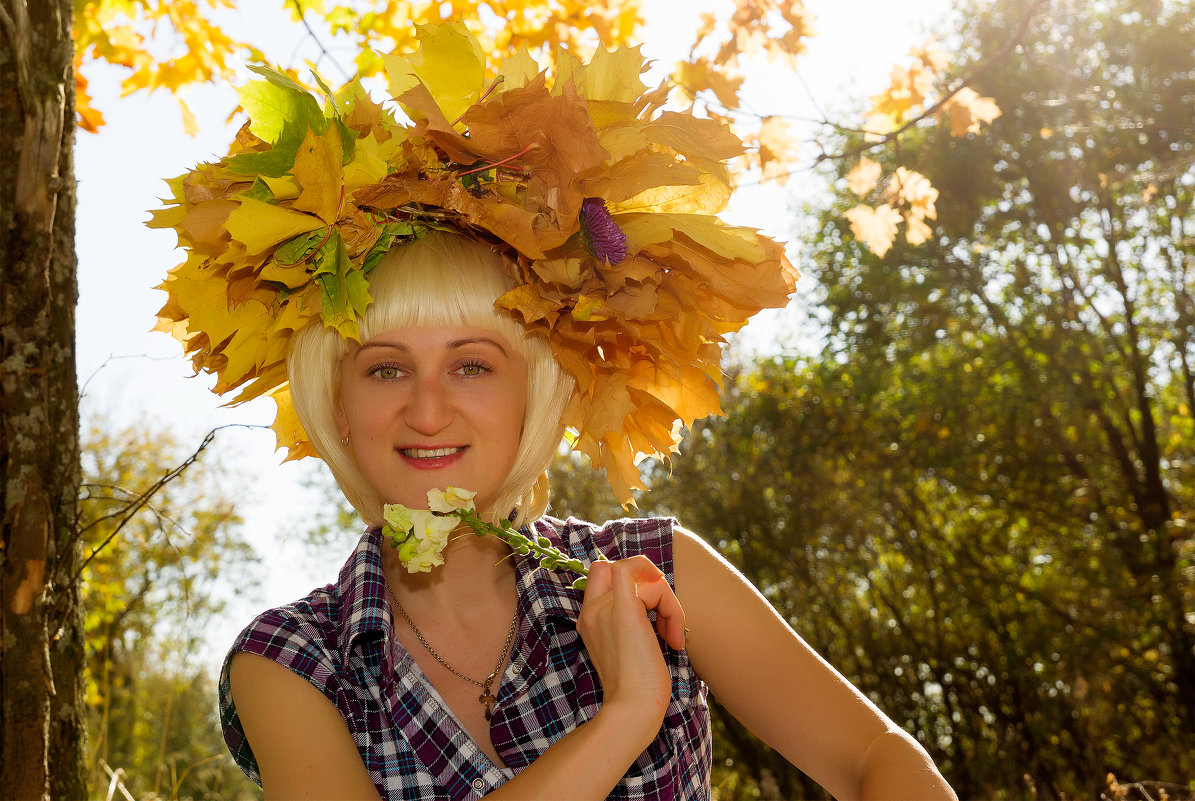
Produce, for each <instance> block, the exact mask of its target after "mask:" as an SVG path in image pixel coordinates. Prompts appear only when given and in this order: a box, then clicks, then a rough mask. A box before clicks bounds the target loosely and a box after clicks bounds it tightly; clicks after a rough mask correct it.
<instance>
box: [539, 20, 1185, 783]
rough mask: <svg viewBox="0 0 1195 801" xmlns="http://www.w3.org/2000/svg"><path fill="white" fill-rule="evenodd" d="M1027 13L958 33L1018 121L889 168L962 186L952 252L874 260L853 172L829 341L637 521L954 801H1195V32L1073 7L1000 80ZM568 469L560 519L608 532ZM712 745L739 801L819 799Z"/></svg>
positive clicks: (943, 134) (983, 78) (965, 23)
mask: <svg viewBox="0 0 1195 801" xmlns="http://www.w3.org/2000/svg"><path fill="white" fill-rule="evenodd" d="M1030 5H1031V4H1030V3H1029V2H1025V0H1004V2H976V3H974V4H972V5H971V6H969V7H968V8H966V9H965V10H964V13H963V14H962V15H961V17H960V19H961V20H962V29H961V30H959V31H956V32H953V33H952V35H951V37H950V38H951V39H955V40H957V41H961V42H963V43H965V46H964V48H963V51H964V53H963V55H964V56H966V58H965V59H958V60H959V61H960V62H963V63H969V64H970V67H968V66H963V67H962V68H961V69H962V70H963V72H964V73H966V72H967V71H968V70H969V69H972V68H974V69H976V70H977V71H976V72H975V74H974V81H975V84H974V85H975V88H976V91H978V92H980V93H981V94H983V95H988V96H992V97H994V98H995V100H996V102H997V103H998V104H999V106H1000V108H1001V109H1002V110H1003V114H1002V116H1001V117H1000V118H999V119H997V120H996V121H995V122H994V123H993V124H992V125H991V126H990V128H987V129H985V130H984V131H983V132H982V133H980V134H976V135H970V136H968V137H966V138H964V139H961V140H951V139H950V137H949V136H948V132H947V131H946V130H945V127H943V128H942V129H941V130H937V131H934V130H929V131H926V132H924V133H921V134H918V137H920V139H918V138H916V137H914V138H912V139H906V141H905V142H904V143H903V144H902V148H903V149H902V151H901V152H900V153H899V154H891V153H890V154H888V156H889V157H890V158H891V163H889V164H888V165H886V166H887V167H888V168H889V169H890V168H891V167H892V166H894V165H895V164H896V163H900V164H903V165H906V166H908V167H910V168H912V169H916V170H918V171H920V172H922V173H924V174H925V175H926V176H927V177H928V178H929V180H930V181H931V182H932V184H933V185H934V186H935V187H938V188H939V190H940V191H941V195H940V196H939V198H938V199H937V210H938V219H937V228H936V230H935V235H934V237H933V238H931V240H930V241H929V242H927V243H926V244H924V245H921V246H919V247H916V248H911V247H908V246H906V245H903V244H899V243H898V244H897V245H896V246H895V247H894V248H893V249H892V250H891V251H889V252H888V253H887V254H886V256H885V258H882V259H880V258H877V257H875V256H874V255H873V254H871V253H869V252H867V251H865V250H864V249H863V248H862V247H861V246H860V245H859V244H858V243H857V242H856V241H855V240H854V238H853V237H852V236H851V235H850V234H849V230H848V226H847V224H846V221H845V220H844V219H843V218H842V216H841V215H842V212H844V211H845V210H846V209H848V208H850V207H851V206H852V205H854V203H855V202H856V201H855V199H854V198H853V196H850V195H849V193H848V192H847V191H846V187H845V180H844V179H845V174H846V172H847V171H848V170H849V169H850V168H851V167H852V166H853V163H850V162H841V163H833V165H832V167H831V169H832V170H836V171H837V173H836V174H835V175H831V176H830V177H831V179H832V180H836V181H837V183H836V184H835V185H836V187H837V188H838V191H839V193H840V194H839V196H838V200H837V201H836V202H835V203H834V204H832V205H831V206H830V207H829V208H824V209H814V210H812V214H813V215H814V217H815V218H816V219H817V221H818V222H817V224H816V226H815V227H814V229H813V230H812V232H811V235H810V236H809V237H808V238H807V244H808V249H807V250H806V251H805V253H804V257H805V258H804V261H803V263H802V265H801V266H802V269H803V271H804V272H805V273H806V277H805V279H804V281H805V285H806V287H809V286H810V285H813V288H806V289H805V293H806V295H807V296H812V300H813V302H812V303H810V306H812V307H813V308H815V311H814V312H813V314H814V315H815V316H816V317H817V319H818V321H819V322H820V323H821V324H822V326H823V330H824V331H825V339H824V347H822V349H821V350H820V352H818V353H816V354H813V355H804V356H799V355H788V356H781V357H777V358H766V359H763V360H761V361H757V362H755V363H751V364H747V365H745V366H743V367H741V368H739V369H738V371H737V372H738V374H737V375H734V376H732V377H731V378H730V380H729V381H728V392H727V395H726V401H725V404H724V405H725V408H726V411H727V416H726V417H725V418H723V419H711V420H708V421H705V422H702V423H699V424H698V425H696V426H694V427H693V429H692V430H691V431H690V432H689V433H688V436H687V438H686V441H685V443H684V444H683V446H682V454H681V455H680V456H678V457H677V458H675V459H674V460H673V462H672V464H671V465H654V466H651V467H648V468H647V472H648V480H649V481H650V482H651V484H652V486H653V492H652V493H651V495H650V496H644V497H643V499H642V501H641V503H642V504H644V506H645V509H644V511H649V512H654V513H674V514H677V515H678V516H679V517H680V518H681V520H682V522H683V523H684V524H686V525H687V526H689V527H691V528H693V529H694V530H696V531H698V532H699V533H701V534H702V535H704V536H705V537H707V538H708V539H709V540H710V541H711V542H713V543H714V544H715V545H717V546H718V547H719V548H720V549H721V550H722V552H723V553H724V554H725V555H726V556H727V557H728V558H729V559H730V560H731V561H732V562H734V563H735V564H736V565H737V566H738V567H739V568H740V569H741V570H742V571H743V572H744V573H745V574H746V576H747V577H748V578H750V579H751V580H752V581H753V582H755V583H756V584H757V585H758V586H759V587H760V588H761V589H762V590H763V592H764V594H765V595H766V596H767V597H768V598H769V600H771V602H772V603H773V604H774V605H775V606H776V607H777V609H779V610H780V612H781V613H782V614H783V615H784V616H785V617H786V618H787V619H788V620H789V621H790V622H791V623H792V625H793V626H794V628H795V629H796V630H797V632H798V633H800V634H801V635H802V636H803V637H804V638H806V639H807V640H808V641H809V642H810V643H811V644H812V645H813V646H814V647H815V648H816V649H817V650H818V651H820V652H821V653H822V654H823V655H825V656H826V657H827V658H828V659H829V660H830V661H831V662H832V663H833V664H834V665H836V666H837V667H838V668H839V669H840V670H841V671H842V672H843V673H844V674H846V675H847V676H848V677H849V678H850V679H851V680H852V681H853V682H854V683H855V684H856V685H857V686H858V687H860V688H861V689H862V690H863V691H864V692H865V693H867V695H868V696H869V697H871V698H872V699H873V700H874V701H875V702H876V703H877V704H878V705H879V706H880V707H881V708H883V709H884V710H885V711H886V712H888V713H889V714H890V715H891V716H892V717H893V718H894V719H896V720H897V721H898V722H900V723H901V724H902V725H904V726H905V727H906V728H908V730H909V731H911V732H913V733H915V734H916V736H917V737H918V738H919V739H920V740H921V742H923V743H924V744H925V746H926V747H927V749H928V750H929V751H930V753H931V754H932V755H933V756H934V758H935V759H936V760H937V761H938V763H939V765H940V766H941V768H942V769H943V771H944V772H945V774H946V776H947V778H948V779H949V780H950V781H951V783H952V784H953V786H954V787H955V788H956V789H957V790H958V792H959V795H960V797H963V798H1064V797H1087V798H1095V797H1100V796H1101V795H1106V796H1108V797H1112V796H1115V795H1116V792H1113V790H1112V789H1111V788H1110V786H1109V783H1108V779H1107V777H1108V774H1109V773H1112V774H1114V775H1115V776H1116V777H1118V779H1119V780H1120V781H1122V782H1131V781H1144V780H1157V781H1162V782H1169V783H1172V784H1173V786H1172V787H1171V788H1170V797H1181V796H1182V795H1183V794H1184V792H1185V794H1186V795H1188V796H1189V795H1190V794H1191V788H1192V786H1193V785H1192V783H1193V782H1195V739H1193V734H1192V732H1195V544H1193V540H1192V532H1193V526H1195V414H1193V409H1195V301H1193V297H1192V295H1193V293H1195V214H1193V212H1192V200H1193V197H1195V46H1193V45H1192V43H1193V42H1195V13H1193V10H1192V6H1191V4H1190V3H1189V2H1161V1H1160V0H1158V1H1155V0H1102V1H1101V2H1098V3H1093V2H1087V1H1086V0H1051V2H1048V3H1046V4H1045V5H1044V6H1043V7H1042V9H1041V10H1039V12H1038V13H1037V14H1036V15H1035V16H1034V17H1033V18H1032V20H1031V22H1030V24H1029V26H1028V28H1027V30H1026V33H1025V35H1024V38H1023V40H1022V41H1021V43H1020V44H1019V46H1018V47H1016V48H1014V49H1012V50H1011V51H1010V52H1009V55H1008V56H1007V57H1005V58H1003V59H1002V60H998V61H990V60H988V57H989V56H990V55H991V54H993V53H996V52H998V51H1000V50H1001V49H1002V48H1004V47H1005V45H1006V43H1007V42H1008V41H1009V40H1010V38H1011V37H1013V36H1014V33H1015V31H1016V30H1017V28H1018V26H1019V24H1020V22H1021V20H1022V19H1023V17H1024V14H1025V13H1026V10H1027V9H1028V8H1029V6H1030ZM943 125H944V126H945V125H946V124H945V123H943ZM857 144H860V142H859V141H858V140H854V139H852V138H850V137H844V140H843V143H842V145H843V149H844V150H848V149H850V148H851V147H853V146H855V145H857ZM871 156H872V158H881V156H880V155H879V154H877V153H872V154H871ZM898 158H899V162H898ZM566 468H567V469H565V470H563V471H561V472H559V474H558V476H557V479H556V481H554V483H553V488H554V506H555V507H556V508H560V509H567V510H568V511H570V512H572V513H574V514H577V515H578V516H587V515H589V514H591V512H590V508H592V507H589V506H587V505H586V504H587V503H588V502H589V499H590V498H591V497H592V496H593V490H592V488H591V486H590V485H588V484H586V483H585V481H584V479H583V477H582V475H581V472H580V471H579V470H577V469H575V468H574V467H571V466H570V465H566ZM647 504H650V505H649V506H648V505H647ZM610 511H611V510H610V509H609V508H608V507H606V508H600V507H599V508H596V509H594V512H593V513H594V514H596V516H598V517H603V516H605V515H607V514H608V513H609V512H610ZM717 725H718V727H719V729H718V731H719V736H718V738H717V740H716V743H717V745H716V748H717V759H716V768H715V770H716V773H715V784H717V785H718V786H719V787H720V789H721V792H720V797H721V798H724V799H727V798H758V797H765V798H801V797H814V798H817V797H823V795H822V791H821V790H820V789H818V788H817V787H816V786H813V785H811V784H810V783H809V782H808V780H807V779H806V778H805V777H803V776H801V775H800V774H799V773H798V772H797V771H795V770H793V769H790V768H788V767H787V766H786V764H785V763H784V762H783V761H782V760H780V759H778V758H777V757H776V755H774V754H772V753H771V752H770V751H768V750H767V749H766V748H765V747H763V746H761V745H760V744H759V743H758V742H757V741H755V740H754V739H753V738H752V737H751V736H750V735H749V734H747V733H746V732H744V731H741V730H740V729H739V728H738V727H737V724H734V723H733V721H729V720H728V719H727V718H726V716H724V715H722V716H719V719H718V724H717ZM809 725H811V726H822V725H832V722H825V721H811V722H810V724H809ZM1184 788H1186V789H1185V791H1184ZM1118 792H1122V793H1124V792H1130V791H1129V790H1125V789H1124V788H1123V787H1122V788H1121V790H1120V791H1118ZM1127 797H1136V796H1133V795H1129V796H1127Z"/></svg>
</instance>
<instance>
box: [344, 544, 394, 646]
mask: <svg viewBox="0 0 1195 801" xmlns="http://www.w3.org/2000/svg"><path fill="white" fill-rule="evenodd" d="M381 539H382V532H381V529H376V528H371V529H367V530H366V531H365V533H364V534H362V535H361V539H360V540H359V541H358V542H357V547H356V548H354V549H353V553H352V555H351V556H349V559H348V561H347V562H345V563H344V567H342V568H341V569H340V577H339V579H338V580H337V583H336V590H337V594H338V595H339V596H340V609H341V615H342V617H341V633H342V637H341V638H340V648H341V654H340V656H341V659H342V660H343V661H342V664H345V665H347V664H350V657H351V655H352V653H353V651H354V650H356V649H358V648H359V649H360V651H361V654H362V657H363V658H364V659H365V662H366V665H367V666H369V667H371V668H374V669H377V668H379V667H381V662H382V660H383V659H385V658H387V657H386V655H387V654H388V652H389V649H387V648H382V647H381V645H382V644H383V643H385V641H386V639H387V635H388V633H389V632H390V631H391V627H392V625H393V623H392V620H391V612H390V604H389V602H388V595H387V589H386V575H385V574H384V573H383V572H382V552H381Z"/></svg>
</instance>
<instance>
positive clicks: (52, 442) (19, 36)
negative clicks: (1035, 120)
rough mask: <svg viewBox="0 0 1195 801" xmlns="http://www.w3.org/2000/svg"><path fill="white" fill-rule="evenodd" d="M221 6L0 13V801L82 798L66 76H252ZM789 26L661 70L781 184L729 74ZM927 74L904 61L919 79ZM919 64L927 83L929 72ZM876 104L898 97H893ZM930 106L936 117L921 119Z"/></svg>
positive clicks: (766, 14)
mask: <svg viewBox="0 0 1195 801" xmlns="http://www.w3.org/2000/svg"><path fill="white" fill-rule="evenodd" d="M223 5H226V4H225V3H224V2H223V0H220V2H217V1H216V0H187V2H171V3H163V2H151V0H132V2H126V1H125V0H119V1H117V0H76V2H73V3H69V2H66V0H47V2H37V3H30V2H28V0H0V32H2V34H3V38H2V39H0V70H2V73H0V78H2V80H0V98H2V99H3V103H2V106H0V147H3V149H4V150H3V152H4V153H6V154H9V156H10V158H7V159H5V160H4V162H3V165H0V178H2V179H3V180H2V181H0V183H2V184H3V186H4V190H3V192H4V194H3V195H2V196H0V198H3V202H2V203H0V232H2V233H0V236H2V237H3V239H2V241H0V248H2V250H3V263H4V265H5V267H4V269H5V279H6V280H4V281H3V282H0V284H2V285H3V289H2V290H0V293H2V294H0V313H2V316H0V319H2V321H3V353H2V354H0V357H2V359H0V363H2V364H3V375H2V377H0V392H2V393H3V395H2V398H3V412H2V420H0V430H2V431H3V439H2V440H0V465H3V469H4V479H5V480H4V482H3V484H2V485H0V493H3V494H2V496H0V497H2V498H3V504H2V505H3V510H4V517H3V527H4V528H3V555H2V556H0V560H2V563H0V602H2V604H0V610H2V612H0V614H3V618H2V620H0V629H2V631H0V633H2V634H3V638H2V640H3V642H4V643H5V645H4V646H3V651H0V668H2V670H0V674H2V675H3V678H2V679H0V755H2V756H3V767H2V768H0V784H2V785H3V786H4V787H5V788H6V791H8V792H12V793H13V794H15V795H17V796H18V797H38V796H42V795H45V794H50V795H53V796H56V797H71V798H74V797H80V796H83V795H85V790H84V784H83V783H84V779H83V776H84V769H83V764H82V757H83V753H84V748H83V743H82V731H83V725H82V719H81V716H80V710H81V708H82V703H81V701H80V689H81V683H80V675H81V674H80V669H81V665H82V658H83V645H82V639H81V636H80V629H79V625H80V624H79V620H78V615H79V604H78V603H77V592H78V588H77V586H75V584H74V583H73V581H74V577H76V576H77V575H78V571H77V565H76V563H75V560H76V559H77V546H78V543H79V540H78V537H79V527H78V525H77V521H76V512H75V504H76V495H77V490H78V482H79V478H78V476H79V466H78V443H77V391H76V384H75V378H74V372H75V367H74V356H73V354H74V348H73V336H74V321H73V309H74V303H75V299H76V294H77V290H76V276H75V258H74V254H73V248H72V241H73V230H74V229H73V222H74V219H73V218H74V198H75V195H74V184H73V178H72V174H73V171H72V165H71V160H72V158H73V155H72V153H73V151H72V136H71V134H72V131H73V124H72V122H73V120H74V119H75V116H76V108H75V102H74V97H75V93H76V92H79V97H80V101H81V102H80V103H79V104H78V106H79V107H78V110H77V111H78V115H79V119H80V121H81V125H82V127H84V128H85V129H94V128H95V127H97V126H98V125H99V124H100V123H101V121H102V120H101V117H100V115H99V111H98V110H96V109H93V108H91V106H90V103H89V102H88V99H87V96H86V83H85V81H84V80H83V79H82V76H81V75H79V74H78V73H77V71H76V70H74V66H76V65H85V64H86V62H87V61H88V60H89V59H100V60H106V61H109V62H112V63H118V64H123V65H125V66H127V67H128V68H129V69H130V84H129V85H128V87H127V88H129V89H130V90H132V91H140V90H145V91H154V90H159V89H161V90H165V91H168V92H176V91H178V90H179V89H180V88H184V87H186V86H188V85H192V84H196V83H201V82H204V81H209V80H212V79H213V78H216V77H221V78H225V77H228V76H229V75H230V73H231V70H232V69H233V67H234V66H235V65H237V64H240V63H242V62H243V61H244V60H245V59H257V58H259V57H260V52H259V51H258V50H257V49H256V48H255V47H253V46H251V45H248V44H241V43H238V42H235V41H234V40H233V39H231V38H230V37H229V36H228V35H226V34H225V32H224V31H223V29H222V28H221V27H220V26H219V25H218V24H217V23H216V20H217V19H218V16H219V15H218V9H219V7H220V6H223ZM288 7H293V8H294V9H295V11H296V15H297V16H296V18H297V19H299V20H301V22H302V23H303V24H305V25H309V26H310V25H313V24H316V23H319V24H321V25H326V26H327V28H326V29H324V28H321V29H320V30H318V31H316V33H318V34H320V35H322V34H323V33H324V31H325V30H326V31H328V32H329V33H331V34H332V35H340V36H343V37H347V38H348V39H349V40H350V41H354V42H357V43H358V44H359V45H361V44H364V43H368V44H369V45H370V46H374V45H377V46H378V47H380V48H381V49H387V45H393V44H395V43H396V42H398V41H399V39H398V38H396V37H397V34H398V33H400V32H401V31H402V30H404V27H403V26H407V25H408V23H410V22H412V21H415V19H416V17H417V16H418V15H419V14H423V15H425V16H428V17H429V18H432V17H435V16H436V15H439V16H440V17H441V18H442V17H444V16H460V15H465V16H467V17H468V18H469V19H470V21H471V22H472V23H473V24H476V25H479V26H480V27H481V28H485V27H486V26H487V24H488V27H489V29H490V30H491V31H497V32H498V33H499V34H501V32H503V31H515V30H516V29H517V28H518V26H517V25H514V24H513V22H514V21H515V20H532V21H533V22H535V26H523V27H525V28H527V29H528V30H527V31H523V34H522V35H523V40H516V38H514V37H509V38H503V37H502V36H501V35H498V36H496V37H495V38H494V39H493V41H494V46H495V47H496V48H503V47H507V48H514V47H517V46H519V44H521V43H523V42H526V43H529V44H531V45H532V46H536V43H535V41H532V34H533V33H534V34H536V35H539V34H542V35H543V42H542V45H540V46H542V47H543V49H544V50H545V51H549V52H550V51H551V50H552V48H553V46H554V44H553V43H555V42H559V41H565V40H571V39H572V38H573V37H574V36H576V37H577V41H579V42H581V43H582V44H596V41H597V39H598V37H599V36H600V37H603V38H604V39H605V40H606V41H605V44H607V45H614V44H618V43H620V42H621V41H625V40H626V39H628V38H630V37H631V36H633V32H634V26H635V24H636V22H637V20H638V18H639V17H638V5H637V4H635V3H634V2H631V0H625V1H624V2H618V3H616V2H613V0H611V2H609V3H602V4H594V3H589V4H576V3H567V4H555V3H546V2H521V3H494V2H491V3H487V4H485V5H484V7H483V6H480V5H478V4H473V3H469V4H463V5H462V4H454V3H428V4H419V3H403V2H387V3H381V2H376V3H362V4H361V5H352V6H342V5H334V6H332V5H321V4H319V3H315V2H300V1H298V0H296V2H293V3H292V4H291V5H290V6H288ZM806 21H807V17H806V15H805V14H804V11H803V5H802V4H801V3H800V2H799V0H787V1H786V2H775V0H767V2H758V0H753V1H752V2H748V1H747V0H739V1H738V2H736V3H735V13H734V14H733V15H732V16H731V17H730V19H729V20H727V21H726V22H725V24H718V25H714V24H713V22H712V18H711V21H710V23H709V24H707V25H705V27H704V28H703V29H702V31H700V32H699V33H700V36H699V37H698V41H697V42H696V43H695V46H694V49H693V52H692V54H691V58H690V62H689V63H690V66H692V67H693V69H691V70H689V71H688V72H685V70H683V69H682V70H678V73H677V75H678V77H680V78H681V82H682V83H683V84H684V86H685V87H686V88H687V90H688V92H689V93H690V94H691V95H694V96H696V97H698V98H699V102H707V103H709V108H710V110H711V112H712V113H722V112H729V113H734V114H739V115H741V117H742V119H744V120H747V121H752V124H753V125H756V126H757V132H756V133H754V134H753V136H754V142H755V146H754V148H753V149H752V151H751V152H750V153H749V154H748V156H749V161H748V165H749V166H748V169H750V170H758V171H760V172H763V173H765V174H769V175H779V176H783V175H785V174H786V170H785V169H784V165H785V164H786V163H787V162H786V160H785V159H786V158H787V155H786V154H787V153H788V152H789V151H791V149H792V143H791V141H790V139H789V137H788V135H787V134H786V132H785V130H784V125H783V124H782V123H783V121H782V120H780V119H778V118H776V117H775V115H768V114H762V115H758V114H757V115H752V114H748V113H745V112H743V111H742V109H740V108H739V105H740V103H739V99H738V90H739V86H740V85H741V84H739V83H737V81H738V80H739V77H737V76H735V75H734V74H733V71H734V70H736V69H739V68H741V67H742V66H743V65H745V64H746V63H747V62H748V61H749V60H750V59H751V58H753V57H754V55H756V54H765V53H766V54H769V55H779V56H781V57H783V58H792V57H794V56H795V55H796V54H797V53H799V52H800V49H801V47H802V42H803V40H804V38H805V37H807V36H808V35H810V33H811V31H810V30H809V28H808V26H807V25H806ZM72 28H73V30H74V33H75V41H76V42H77V44H78V50H77V51H75V50H74V49H73V47H72V40H71V35H70V32H71V31H72ZM528 31H530V32H528ZM155 33H156V34H158V36H155ZM719 34H721V35H719ZM703 48H705V49H704V50H703ZM364 58H365V59H366V61H367V60H368V57H367V56H366V57H364ZM929 63H930V62H929V61H926V60H925V59H922V66H927V65H928V64H929ZM932 63H933V64H937V65H938V67H940V63H939V62H938V61H936V60H934V61H933V62H932ZM365 66H368V65H365ZM938 67H935V68H934V69H938ZM321 68H322V66H321ZM931 71H932V70H931ZM915 74H916V75H918V76H921V77H919V78H917V79H916V80H914V83H916V84H917V86H918V88H919V91H920V90H922V89H925V88H926V86H927V84H926V81H925V80H924V78H925V75H926V73H924V72H923V71H915ZM909 75H914V72H910V73H909ZM911 80H912V78H911ZM930 83H932V81H931V82H930ZM933 88H934V91H942V92H943V98H944V100H943V104H945V103H946V102H948V101H949V97H948V95H949V96H953V94H951V90H950V89H949V88H945V87H937V86H936V85H935V86H934V87H933ZM894 91H895V92H896V94H899V93H900V92H903V91H904V90H903V89H902V88H901V87H899V86H896V87H895V88H894ZM954 94H957V93H954ZM710 96H716V98H717V100H716V103H714V102H710V101H708V100H702V99H701V98H708V97H710ZM894 96H895V95H894ZM921 96H922V97H925V96H926V95H925V93H924V92H922V95H921ZM968 102H970V98H968ZM934 105H942V104H932V105H930V106H925V105H924V104H922V108H924V109H928V108H932V107H933V106H934ZM956 105H965V104H962V103H960V104H956ZM181 108H182V113H183V116H184V119H185V120H186V121H187V124H188V126H191V127H194V126H195V125H197V121H196V120H195V119H194V117H193V115H191V113H190V110H189V109H188V108H187V106H186V105H185V104H183V105H182V106H181ZM920 114H921V112H920V111H918V110H917V108H914V107H913V106H909V107H907V108H904V109H903V110H900V111H899V112H897V111H893V112H892V114H890V118H891V119H897V117H899V118H900V120H901V126H902V127H903V126H906V125H910V124H912V125H913V126H914V127H916V123H917V122H918V121H919V120H922V119H923V115H922V116H919V115H920ZM891 133H892V132H889V134H891Z"/></svg>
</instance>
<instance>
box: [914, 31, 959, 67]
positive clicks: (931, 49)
mask: <svg viewBox="0 0 1195 801" xmlns="http://www.w3.org/2000/svg"><path fill="white" fill-rule="evenodd" d="M909 55H910V56H912V57H913V58H915V59H917V60H918V61H920V62H921V63H922V64H924V65H925V66H926V67H927V68H928V69H930V70H932V71H933V72H936V73H938V74H939V75H941V74H942V73H943V72H944V71H945V70H946V68H947V67H948V66H950V59H949V57H947V55H946V54H945V53H943V52H942V49H941V48H940V47H938V43H937V41H935V40H934V37H932V36H931V37H929V38H928V39H926V40H925V44H923V45H922V46H921V47H914V48H913V49H912V50H910V51H909Z"/></svg>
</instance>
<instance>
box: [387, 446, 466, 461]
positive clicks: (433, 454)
mask: <svg viewBox="0 0 1195 801" xmlns="http://www.w3.org/2000/svg"><path fill="white" fill-rule="evenodd" d="M459 450H461V449H460V448H403V449H402V450H401V453H402V455H403V456H409V457H411V458H412V459H435V458H437V457H440V456H451V455H452V454H454V453H456V452H457V451H459Z"/></svg>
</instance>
